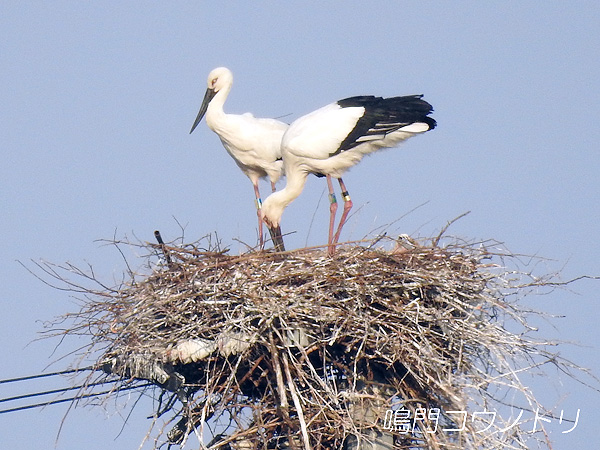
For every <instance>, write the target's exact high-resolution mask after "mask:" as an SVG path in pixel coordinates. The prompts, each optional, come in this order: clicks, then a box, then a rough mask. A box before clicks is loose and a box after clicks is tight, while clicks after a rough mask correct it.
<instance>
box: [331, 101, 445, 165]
mask: <svg viewBox="0 0 600 450" xmlns="http://www.w3.org/2000/svg"><path fill="white" fill-rule="evenodd" d="M422 97H423V96H422V95H407V96H403V97H390V98H382V97H374V96H372V95H364V96H359V97H349V98H345V99H343V100H340V101H338V102H337V103H338V105H340V106H341V107H342V108H349V107H363V108H365V113H364V114H363V116H362V117H361V118H360V119H358V121H357V122H356V125H355V126H354V129H353V130H352V131H351V132H350V133H349V134H348V136H346V139H344V140H343V141H342V143H341V144H340V146H339V148H338V149H337V150H336V151H335V152H334V153H332V154H330V155H329V156H335V155H337V154H338V153H340V152H343V151H345V150H350V149H352V148H354V147H356V146H357V145H360V144H362V143H363V142H365V141H367V140H364V139H363V140H360V138H362V137H365V136H367V137H368V136H374V137H375V136H381V139H383V138H384V137H385V135H386V134H388V133H392V132H394V131H396V130H398V129H400V128H402V127H405V126H407V125H410V124H412V123H415V122H423V123H426V124H427V125H429V129H430V130H431V129H433V128H435V126H436V122H435V120H434V119H433V118H432V117H429V116H428V114H431V112H432V111H433V107H432V106H431V105H430V104H429V103H427V102H426V101H425V100H422Z"/></svg>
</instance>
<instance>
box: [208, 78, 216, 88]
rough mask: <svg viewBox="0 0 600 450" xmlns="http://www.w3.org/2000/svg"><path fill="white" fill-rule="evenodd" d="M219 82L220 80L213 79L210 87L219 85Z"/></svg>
mask: <svg viewBox="0 0 600 450" xmlns="http://www.w3.org/2000/svg"><path fill="white" fill-rule="evenodd" d="M217 80H218V78H213V79H212V81H211V82H210V86H211V87H215V84H217Z"/></svg>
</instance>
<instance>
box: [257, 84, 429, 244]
mask: <svg viewBox="0 0 600 450" xmlns="http://www.w3.org/2000/svg"><path fill="white" fill-rule="evenodd" d="M432 111H433V108H432V107H431V105H430V104H429V103H427V102H426V101H425V100H422V96H421V95H410V96H404V97H391V98H381V97H373V96H360V97H350V98H346V99H343V100H340V101H338V102H336V103H332V104H330V105H327V106H325V107H323V108H320V109H317V110H316V111H313V112H312V113H310V114H307V115H305V116H303V117H300V118H299V119H297V120H295V121H294V122H292V124H291V125H290V126H289V128H288V129H287V131H286V132H285V134H284V135H283V139H282V143H281V150H282V155H283V161H284V170H285V174H286V178H287V183H286V186H285V188H284V189H282V190H280V191H278V192H274V193H273V194H271V195H270V196H269V197H267V199H266V200H265V201H264V203H263V207H262V211H261V213H262V217H263V220H264V221H265V223H266V224H267V226H268V227H269V229H272V230H275V231H274V232H272V236H273V234H274V233H275V232H276V230H277V229H278V227H279V224H280V222H281V216H282V214H283V210H284V209H285V208H286V207H287V206H288V205H289V204H290V203H291V202H292V201H293V200H294V199H295V198H296V197H298V196H299V195H300V193H301V192H302V189H303V188H304V184H305V182H306V177H307V176H308V174H310V173H313V174H315V175H317V176H325V177H327V185H328V188H329V199H330V214H329V239H328V251H329V254H330V255H331V254H333V253H334V251H335V245H336V244H337V242H338V240H339V237H340V232H341V231H342V227H343V225H344V222H345V221H346V218H347V217H348V213H349V212H350V209H351V208H352V200H351V199H350V195H349V194H348V190H347V189H346V186H345V185H344V182H343V180H342V178H341V177H342V175H343V173H344V172H345V171H346V170H348V169H349V168H350V167H352V166H354V165H355V164H357V163H358V162H359V161H360V160H361V159H362V157H363V156H364V155H366V154H369V153H372V152H374V151H376V150H379V149H381V148H384V147H393V146H395V145H398V144H399V143H400V142H401V141H404V140H405V139H408V138H409V137H412V136H415V135H416V134H420V133H424V132H425V131H428V130H431V129H433V128H434V127H435V126H436V122H435V120H434V119H433V118H431V117H429V114H430V113H431V112H432ZM331 177H334V178H337V179H338V181H339V183H340V188H341V190H342V197H343V199H344V210H343V213H342V217H341V218H340V222H339V225H338V227H337V231H336V232H335V234H334V222H335V214H336V211H337V201H336V198H335V193H334V191H333V184H332V181H331ZM274 240H275V238H274ZM277 240H281V237H279V238H278V239H277Z"/></svg>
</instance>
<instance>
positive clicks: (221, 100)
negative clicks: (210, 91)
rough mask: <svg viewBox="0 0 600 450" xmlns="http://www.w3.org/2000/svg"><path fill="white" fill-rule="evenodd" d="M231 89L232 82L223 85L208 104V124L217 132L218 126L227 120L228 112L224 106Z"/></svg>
mask: <svg viewBox="0 0 600 450" xmlns="http://www.w3.org/2000/svg"><path fill="white" fill-rule="evenodd" d="M229 91H231V84H227V85H225V86H223V87H222V88H221V89H220V90H219V92H217V93H216V94H215V96H214V97H213V98H212V100H211V101H210V103H209V104H208V108H207V110H206V124H207V125H208V126H209V128H210V129H211V130H213V131H215V132H216V131H217V128H219V124H221V123H223V121H224V120H226V116H227V114H225V111H224V110H223V106H224V105H225V100H227V96H228V95H229Z"/></svg>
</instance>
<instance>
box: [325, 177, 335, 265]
mask: <svg viewBox="0 0 600 450" xmlns="http://www.w3.org/2000/svg"><path fill="white" fill-rule="evenodd" d="M327 187H328V188H329V237H328V239H327V252H328V253H329V255H330V256H331V255H333V254H334V252H335V245H334V241H333V227H334V225H335V213H336V212H337V207H338V205H337V199H336V198H335V192H334V191H333V184H332V183H331V176H330V175H327Z"/></svg>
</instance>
